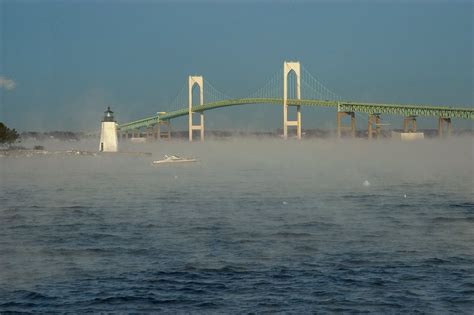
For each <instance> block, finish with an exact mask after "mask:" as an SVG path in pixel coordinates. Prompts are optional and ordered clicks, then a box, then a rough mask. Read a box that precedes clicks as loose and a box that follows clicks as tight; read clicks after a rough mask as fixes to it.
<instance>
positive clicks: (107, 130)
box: [99, 106, 118, 152]
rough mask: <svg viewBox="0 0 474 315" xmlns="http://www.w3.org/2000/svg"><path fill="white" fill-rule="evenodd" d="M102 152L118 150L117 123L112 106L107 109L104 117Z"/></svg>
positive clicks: (101, 136) (101, 141)
mask: <svg viewBox="0 0 474 315" xmlns="http://www.w3.org/2000/svg"><path fill="white" fill-rule="evenodd" d="M99 150H100V152H117V150H118V141H117V123H116V122H115V120H114V112H113V111H111V110H110V106H109V107H107V110H106V111H105V115H104V119H102V128H101V130H100V146H99Z"/></svg>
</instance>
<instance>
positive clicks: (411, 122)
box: [403, 115, 416, 132]
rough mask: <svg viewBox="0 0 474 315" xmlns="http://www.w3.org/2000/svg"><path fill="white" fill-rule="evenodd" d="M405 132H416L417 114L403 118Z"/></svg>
mask: <svg viewBox="0 0 474 315" xmlns="http://www.w3.org/2000/svg"><path fill="white" fill-rule="evenodd" d="M410 125H411V126H410ZM403 132H416V116H414V115H412V116H407V117H405V118H403Z"/></svg>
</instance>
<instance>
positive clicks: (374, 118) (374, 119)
mask: <svg viewBox="0 0 474 315" xmlns="http://www.w3.org/2000/svg"><path fill="white" fill-rule="evenodd" d="M374 125H375V128H374ZM374 129H375V130H374ZM374 131H375V138H376V139H378V138H379V137H380V114H369V119H368V125H367V138H368V139H369V140H372V137H373V133H374Z"/></svg>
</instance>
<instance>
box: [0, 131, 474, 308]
mask: <svg viewBox="0 0 474 315" xmlns="http://www.w3.org/2000/svg"><path fill="white" fill-rule="evenodd" d="M473 140H474V139H473V138H472V137H452V138H450V139H444V140H439V139H426V140H423V141H418V142H400V141H394V140H382V141H372V142H370V143H369V142H368V141H367V140H364V139H356V140H342V141H336V140H332V139H326V140H323V139H306V140H302V141H296V140H289V141H283V140H281V139H274V138H234V139H229V140H209V141H207V140H206V141H205V142H203V143H200V142H199V141H196V142H193V143H188V142H187V141H184V140H173V141H161V142H153V143H145V144H134V143H130V142H127V143H123V142H122V143H120V149H121V150H123V151H142V152H151V153H152V156H133V155H126V154H123V155H122V154H119V155H114V154H103V155H97V156H65V155H48V156H40V155H38V156H31V157H26V156H22V157H2V158H0V184H1V189H0V312H1V311H30V312H31V311H39V312H54V311H59V312H62V311H72V312H86V311H92V312H99V311H114V310H115V311H124V312H132V311H139V312H151V311H165V312H177V311H178V312H202V313H210V312H211V313H212V312H215V313H220V312H250V311H259V312H263V311H268V312H275V311H283V312H294V313H307V312H310V311H329V312H331V311H347V312H348V311H372V312H415V311H422V312H428V313H433V312H435V313H448V312H453V313H472V312H473V311H474V191H473V189H474V188H473V187H474V145H473ZM35 144H37V143H35ZM42 144H43V145H44V146H45V147H46V149H48V150H68V149H72V148H74V149H82V150H93V151H96V150H98V141H90V140H87V141H80V142H45V143H42ZM25 145H28V143H26V144H25ZM165 154H168V155H170V154H177V155H182V156H185V157H193V158H196V159H198V160H199V162H198V163H192V164H182V165H160V166H153V165H151V162H152V161H153V160H156V159H161V158H162V156H163V155H165Z"/></svg>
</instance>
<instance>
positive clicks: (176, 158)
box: [153, 155, 197, 164]
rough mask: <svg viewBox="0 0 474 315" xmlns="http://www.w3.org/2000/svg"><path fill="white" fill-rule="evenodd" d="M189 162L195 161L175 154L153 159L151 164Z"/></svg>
mask: <svg viewBox="0 0 474 315" xmlns="http://www.w3.org/2000/svg"><path fill="white" fill-rule="evenodd" d="M191 162H197V160H196V159H187V158H182V157H179V156H177V155H171V156H168V155H165V158H164V159H162V160H156V161H153V164H166V163H170V164H171V163H191Z"/></svg>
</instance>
